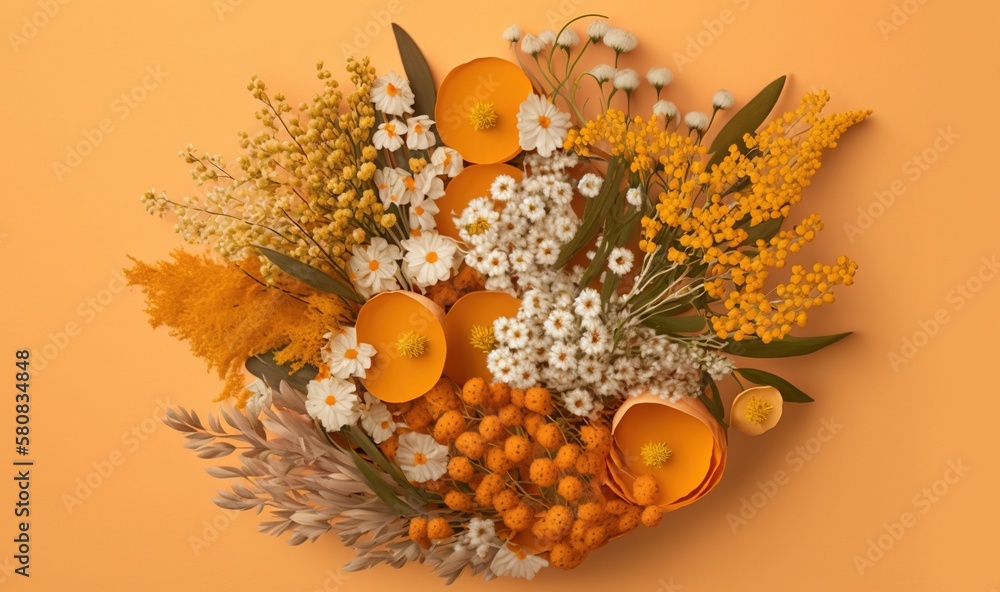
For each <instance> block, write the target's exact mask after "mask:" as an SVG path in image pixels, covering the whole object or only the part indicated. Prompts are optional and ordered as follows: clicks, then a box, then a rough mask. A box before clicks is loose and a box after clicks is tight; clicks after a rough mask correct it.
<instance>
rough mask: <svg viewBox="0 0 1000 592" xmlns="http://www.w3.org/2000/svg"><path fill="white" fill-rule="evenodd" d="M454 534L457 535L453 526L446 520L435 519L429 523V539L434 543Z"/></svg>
mask: <svg viewBox="0 0 1000 592" xmlns="http://www.w3.org/2000/svg"><path fill="white" fill-rule="evenodd" d="M453 534H455V531H454V530H452V528H451V525H450V524H448V520H446V519H445V518H440V517H438V518H434V519H433V520H431V521H430V522H428V523H427V537H428V538H429V539H431V540H432V541H440V540H441V539H446V538H448V537H450V536H451V535H453Z"/></svg>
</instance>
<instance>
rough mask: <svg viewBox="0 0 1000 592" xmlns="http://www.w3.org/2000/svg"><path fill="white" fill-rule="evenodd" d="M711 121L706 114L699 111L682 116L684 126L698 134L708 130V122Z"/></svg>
mask: <svg viewBox="0 0 1000 592" xmlns="http://www.w3.org/2000/svg"><path fill="white" fill-rule="evenodd" d="M709 121H711V119H710V118H709V117H708V115H707V114H705V113H702V112H701V111H689V112H688V113H687V114H686V115H685V116H684V125H686V126H688V127H689V128H691V129H693V130H698V131H699V132H704V131H705V130H707V129H708V122H709Z"/></svg>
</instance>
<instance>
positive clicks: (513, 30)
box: [503, 25, 521, 43]
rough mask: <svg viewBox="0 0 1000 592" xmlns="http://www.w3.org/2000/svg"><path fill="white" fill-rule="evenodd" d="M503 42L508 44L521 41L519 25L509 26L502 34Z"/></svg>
mask: <svg viewBox="0 0 1000 592" xmlns="http://www.w3.org/2000/svg"><path fill="white" fill-rule="evenodd" d="M503 40H504V41H507V42H510V43H517V42H518V41H520V40H521V27H520V26H519V25H511V26H509V27H507V29H506V30H505V31H504V32H503Z"/></svg>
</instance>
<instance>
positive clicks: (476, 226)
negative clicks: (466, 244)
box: [465, 218, 490, 236]
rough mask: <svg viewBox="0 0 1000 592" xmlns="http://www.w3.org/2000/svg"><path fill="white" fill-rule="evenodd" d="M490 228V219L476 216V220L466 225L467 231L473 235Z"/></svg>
mask: <svg viewBox="0 0 1000 592" xmlns="http://www.w3.org/2000/svg"><path fill="white" fill-rule="evenodd" d="M489 229H490V221H489V220H487V219H486V218H476V220H475V222H473V223H472V224H469V225H468V226H466V227H465V231H466V232H468V233H469V234H470V235H472V236H476V235H478V234H482V233H484V232H486V231H487V230H489Z"/></svg>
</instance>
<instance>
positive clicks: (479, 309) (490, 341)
mask: <svg viewBox="0 0 1000 592" xmlns="http://www.w3.org/2000/svg"><path fill="white" fill-rule="evenodd" d="M520 307H521V301H520V300H518V299H517V298H515V297H513V296H511V295H510V294H507V293H505V292H492V291H483V292H473V293H471V294H468V295H466V296H463V297H462V298H460V299H459V300H458V302H456V303H455V304H454V306H452V307H451V310H449V311H448V314H447V315H446V316H445V321H444V331H445V337H446V338H447V340H448V359H447V360H446V361H445V364H444V373H445V376H447V377H448V378H450V379H452V380H454V381H455V382H456V383H458V384H465V382H466V381H467V380H469V379H470V378H473V377H476V376H483V377H488V376H490V371H489V370H488V369H487V367H486V355H487V354H488V353H489V352H490V350H491V349H492V348H493V345H494V344H495V341H496V338H495V337H494V336H493V321H495V320H496V319H498V318H500V317H513V316H515V315H516V314H517V309H518V308H520Z"/></svg>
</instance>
